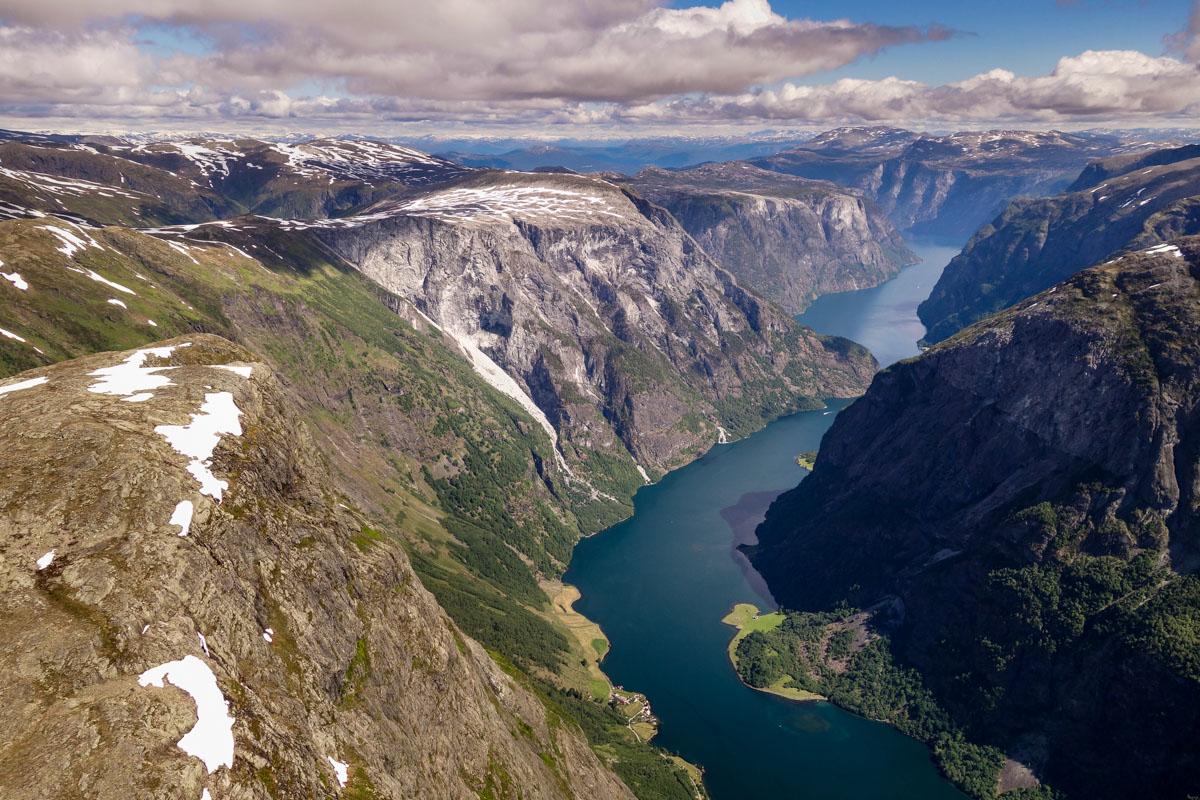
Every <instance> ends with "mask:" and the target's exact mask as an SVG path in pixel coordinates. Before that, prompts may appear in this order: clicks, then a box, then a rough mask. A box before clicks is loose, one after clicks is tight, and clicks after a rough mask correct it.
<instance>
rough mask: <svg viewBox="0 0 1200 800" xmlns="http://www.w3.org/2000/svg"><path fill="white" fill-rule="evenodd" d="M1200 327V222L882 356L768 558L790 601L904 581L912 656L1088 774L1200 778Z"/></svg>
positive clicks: (997, 726) (1013, 730) (1161, 781)
mask: <svg viewBox="0 0 1200 800" xmlns="http://www.w3.org/2000/svg"><path fill="white" fill-rule="evenodd" d="M1197 342H1200V239H1197V238H1196V237H1192V238H1185V239H1179V240H1176V241H1175V242H1173V243H1171V244H1169V245H1164V246H1161V247H1159V248H1156V249H1153V250H1152V251H1151V252H1138V253H1133V254H1130V255H1127V256H1125V257H1123V258H1121V259H1119V260H1117V261H1115V262H1113V263H1110V264H1106V265H1103V266H1098V267H1095V268H1093V269H1089V270H1085V271H1083V272H1080V273H1078V274H1077V275H1075V276H1073V277H1072V278H1070V279H1069V280H1068V281H1066V282H1064V283H1062V284H1059V285H1058V286H1056V287H1053V288H1051V289H1050V290H1049V291H1047V292H1044V293H1042V294H1040V295H1037V296H1035V297H1033V298H1030V299H1029V300H1027V301H1025V302H1023V303H1021V304H1019V305H1017V306H1016V307H1014V308H1012V309H1009V310H1007V311H1004V312H1002V313H1000V314H998V315H996V316H994V317H992V318H990V319H988V320H986V321H984V322H982V323H979V324H977V325H974V326H972V327H970V328H967V329H966V330H964V331H962V332H961V333H960V334H958V335H957V336H955V337H953V338H952V339H950V340H948V341H946V342H944V343H942V344H941V345H938V346H937V347H935V348H933V349H932V350H930V351H929V352H928V353H926V354H925V355H924V356H922V357H921V358H919V359H915V360H912V361H907V362H901V363H899V364H897V365H895V366H893V367H892V368H890V369H888V370H886V371H884V372H882V373H880V374H879V375H878V376H877V377H876V379H875V381H874V383H873V384H872V386H871V389H870V390H869V391H868V392H867V394H866V395H864V396H863V397H862V398H861V399H860V400H858V401H857V402H855V403H854V404H853V405H851V406H850V407H849V408H847V409H846V410H845V411H843V412H842V413H841V414H840V415H839V416H838V419H837V420H836V422H835V423H834V425H833V426H832V427H831V428H830V430H829V432H828V433H827V434H826V436H825V439H824V441H823V442H822V446H821V450H820V454H819V456H818V458H817V462H816V465H815V469H814V471H813V473H812V474H811V475H810V476H809V477H808V478H806V479H805V480H804V481H803V482H802V483H801V484H800V486H798V487H797V488H796V489H794V490H792V491H791V492H788V493H786V494H784V495H783V496H781V498H780V499H779V500H778V501H777V502H776V503H775V504H774V505H773V506H772V507H771V509H770V511H769V512H768V515H767V519H766V521H765V522H764V523H763V525H762V526H761V527H760V528H759V530H758V536H759V539H760V541H761V543H762V544H761V545H760V547H759V548H758V549H757V550H756V551H755V552H754V553H753V554H752V560H753V562H754V564H755V566H756V567H758V569H759V570H760V571H761V572H762V573H763V574H764V576H765V577H766V578H767V580H768V582H769V584H770V587H771V591H772V593H773V594H774V595H775V596H776V597H777V598H779V600H780V602H781V603H782V604H784V605H785V606H788V607H795V608H812V607H820V606H828V605H833V604H836V603H837V602H838V601H840V600H842V599H849V600H850V601H851V602H854V603H857V604H861V605H863V606H868V605H871V604H872V603H875V602H876V601H879V600H881V599H886V598H895V597H899V599H900V600H901V601H902V603H900V604H893V605H894V607H897V608H900V607H902V608H903V610H904V611H903V616H902V618H900V619H894V620H892V624H894V625H895V629H894V631H893V633H894V637H893V643H894V645H895V647H896V648H897V651H898V653H899V654H900V655H901V657H902V658H903V659H905V660H907V661H909V662H910V663H912V664H914V665H916V666H917V667H919V668H920V669H921V670H922V672H923V673H924V675H925V676H926V679H927V680H928V681H929V683H930V686H931V687H932V688H933V689H934V691H935V693H936V694H937V695H938V698H939V700H940V701H941V702H942V703H943V704H945V705H946V707H947V708H949V709H950V710H951V713H952V714H953V715H954V716H955V717H956V719H957V720H958V721H959V722H960V723H961V724H962V725H963V726H964V727H965V728H966V729H967V730H968V732H969V734H970V735H972V736H975V737H977V739H978V740H980V741H984V742H988V743H991V744H996V745H998V746H1000V747H1003V748H1006V749H1007V750H1008V752H1009V753H1010V754H1012V753H1014V752H1018V751H1020V752H1025V753H1028V752H1030V751H1031V750H1032V751H1036V752H1035V753H1034V755H1033V757H1032V759H1030V761H1031V762H1032V763H1035V764H1036V765H1037V772H1038V776H1039V777H1041V778H1043V779H1048V780H1049V781H1050V782H1051V784H1052V785H1054V786H1056V787H1060V788H1063V789H1066V790H1068V791H1069V792H1070V793H1071V795H1072V796H1079V797H1113V798H1116V797H1129V796H1137V795H1152V796H1157V797H1184V796H1187V795H1189V794H1194V793H1195V792H1196V790H1197V775H1200V771H1198V769H1197V767H1198V765H1197V762H1196V753H1197V752H1198V750H1197V745H1198V744H1200V726H1198V725H1197V721H1196V719H1195V714H1194V709H1195V708H1196V707H1197V703H1200V672H1197V670H1196V669H1195V667H1194V663H1195V657H1196V644H1195V639H1194V637H1192V636H1191V634H1187V633H1182V632H1183V631H1186V630H1190V626H1191V625H1192V624H1193V623H1192V622H1191V620H1194V619H1195V618H1196V616H1197V615H1198V614H1200V581H1198V580H1197V578H1196V575H1195V572H1196V569H1197V567H1198V566H1200V520H1197V516H1196V507H1197V498H1198V497H1200V495H1198V491H1200V479H1198V473H1197V463H1198V460H1197V454H1198V453H1200V439H1198V438H1197V432H1198V431H1200V428H1197V424H1196V423H1197V398H1198V397H1200V395H1198V394H1197V388H1198V387H1200V348H1198V346H1197ZM881 624H882V623H881ZM1031 742H1035V743H1039V744H1037V746H1036V747H1034V746H1032V745H1031V744H1030V743H1031Z"/></svg>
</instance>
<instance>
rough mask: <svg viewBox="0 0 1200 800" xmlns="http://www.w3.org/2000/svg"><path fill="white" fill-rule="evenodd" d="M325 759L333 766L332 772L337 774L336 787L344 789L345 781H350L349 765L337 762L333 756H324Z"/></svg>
mask: <svg viewBox="0 0 1200 800" xmlns="http://www.w3.org/2000/svg"><path fill="white" fill-rule="evenodd" d="M326 758H328V759H329V763H330V764H332V765H333V771H334V772H336V773H337V782H338V786H339V787H341V788H343V789H345V788H346V781H348V780H350V765H349V764H347V763H346V762H345V761H338V760H337V759H336V758H334V757H333V756H326Z"/></svg>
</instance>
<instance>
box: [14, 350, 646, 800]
mask: <svg viewBox="0 0 1200 800" xmlns="http://www.w3.org/2000/svg"><path fill="white" fill-rule="evenodd" d="M157 347H159V348H161V349H156V350H155V351H152V352H149V353H147V352H146V351H145V350H144V349H143V350H142V351H138V353H134V352H133V351H130V352H124V353H102V354H98V355H93V356H88V357H84V358H80V359H77V360H74V361H68V362H63V363H60V364H56V365H53V366H49V367H43V368H40V369H37V370H32V371H30V372H26V373H23V374H21V375H18V376H15V377H14V378H11V379H7V380H5V381H3V382H2V385H0V409H2V410H3V413H2V414H0V454H2V455H0V581H2V582H3V593H2V596H3V600H2V601H0V603H2V604H3V612H2V613H0V642H2V644H0V682H2V685H3V688H2V690H0V785H2V786H3V787H4V795H5V797H6V798H11V799H12V800H22V799H23V798H35V797H94V798H161V797H183V798H193V799H194V800H199V798H200V797H201V796H202V792H203V793H205V794H204V796H206V797H207V796H209V795H210V794H211V796H212V797H243V798H267V797H289V798H320V797H329V796H336V795H338V794H343V793H347V794H348V793H351V792H353V793H354V796H371V797H448V798H449V797H453V798H464V799H467V798H470V799H472V800H473V799H474V798H477V797H478V796H480V795H481V794H482V793H484V792H487V793H489V795H490V794H492V793H495V796H501V794H500V793H501V787H504V792H511V791H513V788H512V787H514V786H515V787H519V789H520V791H521V793H522V796H524V797H538V798H566V797H603V798H627V797H630V796H631V795H629V793H628V792H627V790H625V788H624V787H623V786H622V785H621V784H620V783H619V782H618V781H617V779H616V778H615V777H614V776H613V775H612V774H611V773H610V772H608V771H607V770H606V769H604V768H603V767H602V766H601V765H600V763H599V762H598V761H597V759H596V757H595V756H594V755H593V754H592V753H591V751H590V750H589V749H588V747H587V745H586V743H585V742H584V740H583V737H582V734H581V733H580V732H579V731H578V729H575V728H573V727H571V726H569V725H568V724H564V723H563V722H562V720H561V719H558V718H555V717H553V716H551V715H550V714H549V713H548V712H547V710H546V709H545V708H544V707H543V706H542V704H541V703H540V702H539V700H538V699H537V698H536V697H535V696H534V695H533V694H532V693H531V692H529V691H527V690H526V689H524V688H522V687H521V686H520V685H519V684H518V683H517V682H515V681H514V680H513V679H511V678H510V677H509V676H508V675H506V674H505V672H504V671H502V670H501V669H500V668H499V667H498V666H497V665H496V664H495V663H494V662H493V661H492V659H491V658H489V657H488V655H487V654H486V653H485V652H484V651H483V650H482V648H480V647H479V646H478V645H477V644H476V643H474V642H473V641H471V640H469V639H467V638H465V637H464V636H463V635H462V634H461V633H459V632H458V630H457V628H456V627H455V626H454V624H453V623H452V622H451V621H450V620H449V619H448V618H447V617H446V615H445V614H444V613H443V612H442V611H441V610H440V609H439V608H438V606H437V604H436V603H435V602H434V600H433V599H432V597H431V596H430V595H429V594H428V593H427V592H426V591H425V589H424V588H422V586H421V584H420V582H419V581H418V580H417V578H416V577H415V575H414V574H413V572H412V569H411V568H410V566H409V563H408V559H407V558H406V556H405V555H404V551H403V549H402V548H401V547H400V546H399V544H398V542H396V541H394V540H392V539H391V538H390V537H387V536H384V535H381V534H378V533H376V532H374V531H372V530H371V529H370V528H368V527H366V526H365V524H364V517H363V516H362V515H361V514H360V513H359V512H358V511H356V510H355V509H353V508H350V507H347V505H346V504H345V503H343V502H342V500H344V499H346V496H345V495H344V494H343V493H342V492H341V491H340V489H339V488H338V485H337V483H336V482H335V480H334V479H333V478H332V477H331V475H330V473H329V472H328V471H327V469H326V467H325V466H324V463H323V459H322V457H321V456H320V454H319V453H318V452H317V450H316V449H315V448H314V445H313V442H312V441H310V438H309V434H308V432H307V428H306V427H305V425H304V424H302V423H300V422H299V420H298V419H297V417H296V416H295V414H294V411H293V408H292V402H291V400H290V398H289V397H287V396H286V394H285V392H284V390H283V389H282V387H281V386H280V384H279V383H278V382H277V381H276V379H275V377H274V376H273V374H272V373H271V371H270V370H269V369H268V368H267V367H266V366H265V365H263V364H262V363H259V362H257V361H256V360H255V358H254V356H252V355H251V354H250V353H249V352H247V351H245V350H243V349H242V348H239V347H237V346H234V345H231V344H229V343H228V342H226V341H225V340H223V339H220V338H218V337H215V336H207V335H202V334H192V335H188V336H184V337H180V338H176V339H172V340H168V341H167V342H164V343H160V344H159V345H158V346H157ZM214 365H226V366H227V367H229V368H221V367H220V366H214ZM139 367H140V368H139ZM161 367H166V368H167V369H158V370H157V371H152V370H155V369H157V368H161ZM113 368H116V370H115V374H113V376H112V377H111V379H105V378H104V377H103V376H102V375H98V374H97V370H113ZM122 376H124V377H122ZM247 376H248V377H247ZM131 383H133V384H140V385H137V386H134V385H130V384H131ZM18 387H22V388H18ZM103 388H106V389H107V392H101V391H97V390H98V389H103ZM142 393H148V394H151V395H152V396H151V397H149V398H148V399H147V398H144V397H140V395H141V394H142ZM139 397H140V400H141V401H140V402H129V400H131V399H135V398H139ZM206 423H211V424H207V430H208V431H209V433H210V434H211V436H210V437H205V436H198V437H193V438H191V439H190V440H186V441H185V439H186V431H187V430H190V431H191V432H192V433H197V432H198V431H199V430H200V429H202V428H205V427H206ZM163 426H166V427H165V428H164V427H163ZM171 426H179V428H183V429H184V430H183V431H181V430H180V429H179V428H176V429H175V430H174V434H173V435H174V436H175V437H176V438H175V439H171V438H169V436H168V433H169V432H170V431H171V430H172V428H171ZM50 442H53V446H52V447H51V446H49V444H48V443H50ZM172 442H174V443H175V444H174V445H173V444H172ZM188 442H190V443H188ZM176 447H180V448H182V449H184V450H186V451H187V454H186V455H185V454H184V453H182V452H179V451H178V450H177V449H176ZM209 449H211V455H209V452H208V451H209ZM202 478H203V480H202ZM221 482H223V483H224V484H225V485H224V486H223V487H222V486H221ZM218 492H219V495H220V496H219V500H220V502H217V500H218V497H217V496H216V493H218ZM184 501H186V502H189V503H191V507H190V511H191V513H190V514H188V515H183V516H180V514H181V512H180V509H181V507H182V504H183V502H184ZM176 662H181V663H176ZM160 666H165V669H166V670H167V675H166V678H165V681H164V680H163V679H162V677H158V678H156V677H155V675H154V673H153V670H154V669H155V668H157V667H160ZM185 666H190V668H191V669H192V672H193V675H198V676H199V678H198V680H197V682H196V683H194V684H189V682H188V680H187V674H186V670H185V669H184V667H185ZM139 676H141V679H140V680H139ZM156 682H157V684H158V685H155V683H156ZM189 686H190V687H191V688H189ZM206 686H207V689H208V691H209V693H210V696H205V695H204V694H203V691H204V689H205V688H206ZM196 693H199V694H196ZM189 694H194V695H195V696H197V697H199V698H200V699H197V700H193V699H192V697H191V696H189ZM227 718H232V722H231V723H230V722H228V721H227ZM222 722H224V725H222ZM198 723H202V724H201V728H200V730H202V731H203V730H207V733H198V734H196V735H194V736H193V737H192V738H191V739H188V738H186V737H187V736H188V735H189V731H190V730H191V729H192V728H193V726H194V725H197V724H198ZM210 724H211V726H212V727H208V728H205V727H204V726H208V725H210ZM230 724H231V727H230ZM181 739H182V742H181ZM197 739H200V740H203V742H207V744H204V743H203V742H201V744H200V745H199V746H197V744H196V741H197ZM190 753H191V754H190ZM331 759H332V760H336V761H338V762H342V763H343V764H344V765H345V767H346V771H347V773H346V778H347V780H348V783H347V785H346V786H345V788H344V789H343V788H340V787H339V777H338V774H337V768H336V767H335V765H334V764H333V763H332V762H331ZM504 796H508V795H507V794H504Z"/></svg>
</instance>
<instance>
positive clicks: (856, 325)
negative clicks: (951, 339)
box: [796, 241, 961, 367]
mask: <svg viewBox="0 0 1200 800" xmlns="http://www.w3.org/2000/svg"><path fill="white" fill-rule="evenodd" d="M908 246H909V247H910V248H911V249H912V250H913V252H915V253H916V254H917V255H919V256H920V257H921V258H923V259H925V260H924V262H922V263H920V264H916V265H914V266H911V267H905V268H904V269H903V270H901V272H900V274H899V275H898V276H897V277H896V278H894V279H892V280H890V281H888V282H887V283H885V284H883V285H882V286H876V287H875V288H874V289H863V290H861V291H857V292H842V293H840V294H830V295H825V296H824V297H821V298H818V299H817V302H815V303H813V304H812V305H811V306H809V308H808V311H805V312H804V313H803V314H801V315H800V316H798V317H796V319H798V320H799V321H800V322H801V323H803V324H805V325H809V326H811V327H812V329H813V330H815V331H816V332H817V333H835V334H837V335H838V336H845V337H846V338H847V339H853V340H854V341H856V342H858V343H859V344H864V345H866V346H867V347H868V348H870V350H871V352H872V353H874V354H875V358H877V359H879V363H880V364H881V365H883V366H885V367H886V366H887V365H888V364H891V363H893V362H895V361H899V360H900V359H902V358H908V357H910V356H915V355H916V354H917V353H918V352H919V350H918V349H917V344H916V342H917V340H918V339H920V338H921V337H922V336H924V335H925V326H924V325H922V324H921V321H920V320H918V319H917V305H918V304H919V303H920V302H921V301H922V300H924V299H925V298H926V297H929V292H930V291H931V290H932V289H933V285H934V284H935V283H937V279H938V276H939V275H941V274H942V269H943V268H944V267H945V266H946V264H947V262H949V261H950V259H952V258H954V257H955V256H956V255H958V251H959V250H960V249H961V248H959V247H947V246H944V245H940V244H931V243H922V242H919V241H918V242H909V245H908Z"/></svg>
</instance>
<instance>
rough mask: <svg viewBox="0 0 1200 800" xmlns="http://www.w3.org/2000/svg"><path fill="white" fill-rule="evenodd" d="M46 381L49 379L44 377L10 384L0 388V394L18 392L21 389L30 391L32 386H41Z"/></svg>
mask: <svg viewBox="0 0 1200 800" xmlns="http://www.w3.org/2000/svg"><path fill="white" fill-rule="evenodd" d="M48 380H50V379H49V378H44V377H43V378H30V379H29V380H27V381H21V382H20V383H10V384H8V385H7V386H0V394H8V393H9V392H16V391H20V390H21V389H32V388H33V387H34V386H41V385H42V384H43V383H45V382H46V381H48Z"/></svg>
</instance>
